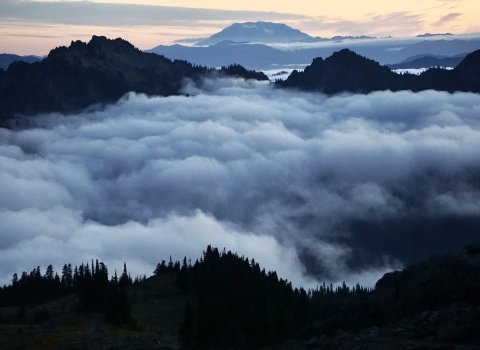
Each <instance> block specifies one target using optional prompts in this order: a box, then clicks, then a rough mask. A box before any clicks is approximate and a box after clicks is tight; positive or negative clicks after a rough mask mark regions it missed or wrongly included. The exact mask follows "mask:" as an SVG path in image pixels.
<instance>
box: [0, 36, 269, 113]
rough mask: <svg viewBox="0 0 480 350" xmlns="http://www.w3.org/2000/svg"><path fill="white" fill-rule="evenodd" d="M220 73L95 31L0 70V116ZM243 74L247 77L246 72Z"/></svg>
mask: <svg viewBox="0 0 480 350" xmlns="http://www.w3.org/2000/svg"><path fill="white" fill-rule="evenodd" d="M243 73H245V74H248V78H252V79H258V80H268V78H267V77H266V76H265V75H264V74H263V73H255V72H248V71H246V70H241V69H238V68H237V69H235V70H234V71H231V70H228V69H224V70H223V71H222V73H221V74H222V75H226V76H238V77H243V76H242V74H243ZM213 74H220V73H219V72H218V71H216V70H213V69H207V68H205V67H199V66H194V65H192V64H190V63H188V62H186V61H179V60H175V61H171V60H170V59H167V58H165V57H163V56H159V55H156V54H150V53H144V52H141V51H140V50H138V49H137V48H135V47H134V46H133V45H132V44H130V43H129V42H127V41H125V40H122V39H115V40H109V39H107V38H105V37H98V36H94V37H93V38H92V40H91V41H90V42H89V43H88V44H87V43H83V42H81V41H75V42H72V44H71V45H70V47H68V48H67V47H64V46H63V47H58V48H56V49H54V50H52V51H51V52H50V54H49V55H48V57H47V58H46V59H44V60H43V61H41V62H38V63H33V64H28V63H25V62H15V63H13V64H11V65H10V67H9V68H8V70H7V71H3V70H0V111H1V112H0V121H1V122H4V121H5V119H6V118H9V117H13V116H15V115H34V114H38V113H46V112H62V113H70V112H75V111H78V110H81V109H83V108H86V107H88V106H90V105H92V104H98V103H100V104H105V103H112V102H115V101H117V100H118V99H119V98H120V97H122V96H123V95H124V94H125V93H127V92H130V91H134V92H137V93H145V94H147V95H160V96H169V95H177V94H179V89H180V88H181V83H182V80H183V79H185V78H190V79H192V80H194V81H197V80H199V79H201V78H202V77H204V76H205V75H213ZM245 78H247V77H245Z"/></svg>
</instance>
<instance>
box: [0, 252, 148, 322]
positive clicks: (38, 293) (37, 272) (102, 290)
mask: <svg viewBox="0 0 480 350" xmlns="http://www.w3.org/2000/svg"><path fill="white" fill-rule="evenodd" d="M139 280H140V278H139V277H137V278H136V281H137V282H138V281H139ZM131 284H133V280H132V278H131V276H130V274H129V273H128V271H127V266H126V264H124V270H123V273H122V274H121V275H120V277H118V276H117V272H116V271H115V273H114V274H113V275H112V276H111V277H110V279H109V275H108V269H107V266H106V265H105V264H104V263H103V262H99V261H98V259H97V260H96V262H95V264H94V262H93V260H92V262H91V265H89V264H88V263H87V264H86V265H84V264H83V263H82V264H81V265H80V266H78V267H77V266H75V268H72V265H71V264H68V265H67V264H65V265H64V266H63V268H62V273H61V277H60V276H59V275H58V273H56V272H54V271H53V267H52V265H49V266H48V267H47V269H46V272H45V274H43V275H42V273H41V269H40V266H38V267H37V268H35V269H33V270H32V271H31V272H30V273H27V272H26V271H24V272H23V273H22V274H21V276H20V277H19V276H18V274H17V273H15V274H14V275H13V277H12V284H11V285H9V286H6V285H5V286H4V287H3V288H0V307H18V308H19V315H18V319H19V321H20V322H24V321H26V309H27V308H34V307H36V306H37V305H41V304H45V303H48V302H51V301H54V300H57V299H60V298H62V297H65V296H68V295H71V294H77V296H78V299H77V301H76V303H75V311H76V312H77V313H85V312H90V311H91V312H101V313H105V315H106V318H107V320H108V321H110V322H112V323H116V324H121V323H129V322H131V320H132V317H131V312H130V305H129V301H128V297H127V294H126V290H125V288H126V287H127V286H129V285H131ZM41 319H42V320H45V319H48V316H44V317H41Z"/></svg>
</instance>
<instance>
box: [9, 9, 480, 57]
mask: <svg viewBox="0 0 480 350" xmlns="http://www.w3.org/2000/svg"><path fill="white" fill-rule="evenodd" d="M202 7H203V8H200V7H199V6H198V3H196V2H192V1H188V0H187V1H175V2H173V1H170V0H165V1H153V0H144V1H135V0H114V1H107V0H104V1H102V2H101V1H37V0H4V1H2V3H1V4H0V33H1V34H0V35H1V36H2V41H1V42H0V52H5V53H13V54H20V55H28V54H35V55H46V54H47V53H48V52H49V51H50V50H51V49H53V48H55V47H57V46H68V44H69V43H70V42H71V41H72V40H83V41H87V40H88V39H89V38H90V37H91V36H92V35H104V36H107V37H109V38H117V37H122V38H123V39H125V40H128V41H130V42H132V43H133V44H134V45H135V46H137V47H139V48H140V49H143V50H146V49H151V48H153V47H155V46H157V45H160V44H165V45H169V44H172V43H174V42H175V40H178V39H184V38H195V37H198V38H203V37H208V36H210V35H212V34H214V33H216V32H219V31H220V30H222V29H223V28H225V27H227V26H229V25H231V24H232V23H235V22H246V21H269V22H280V23H285V24H287V25H289V26H291V27H293V28H296V29H299V30H301V31H303V32H305V33H307V34H309V35H312V36H321V37H332V36H335V35H369V36H376V37H386V36H394V37H411V36H415V35H418V34H424V33H427V32H430V33H446V32H450V33H453V34H467V33H479V32H480V25H479V24H478V21H477V17H478V14H479V13H478V9H477V8H476V6H475V3H474V1H471V0H459V1H454V2H452V1H437V0H424V1H422V2H416V1H404V2H401V3H398V2H381V3H378V2H376V1H375V2H374V1H370V2H362V3H358V2H354V1H353V0H344V1H343V2H342V1H340V2H334V3H331V2H330V3H328V4H323V3H315V4H312V3H308V2H306V1H303V0H302V1H300V2H296V3H295V4H290V3H288V2H273V1H266V2H260V3H259V2H253V1H243V2H242V3H220V2H217V1H213V0H212V1H207V2H202Z"/></svg>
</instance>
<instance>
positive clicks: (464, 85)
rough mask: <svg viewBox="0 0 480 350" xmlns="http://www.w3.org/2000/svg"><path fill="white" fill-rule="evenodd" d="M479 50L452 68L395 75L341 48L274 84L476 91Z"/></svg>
mask: <svg viewBox="0 0 480 350" xmlns="http://www.w3.org/2000/svg"><path fill="white" fill-rule="evenodd" d="M479 77H480V50H477V51H475V52H472V53H471V54H469V55H467V56H466V57H465V58H464V59H463V61H462V62H461V63H460V64H459V65H458V66H457V67H456V68H455V69H453V70H446V69H441V68H431V69H429V70H427V71H425V72H424V73H422V74H420V75H419V76H417V75H413V74H402V75H401V74H396V73H394V72H392V71H391V70H390V69H389V68H388V67H386V66H381V65H380V64H379V63H377V62H375V61H373V60H370V59H368V58H365V57H362V56H360V55H358V54H356V53H355V52H353V51H350V50H348V49H343V50H341V51H339V52H336V53H334V54H333V55H332V56H330V57H328V58H326V59H325V60H324V59H322V58H321V57H319V58H316V59H314V60H313V62H312V64H311V65H309V66H307V67H306V68H305V70H304V71H303V72H298V71H293V72H292V74H290V76H289V77H288V78H287V79H286V80H285V81H277V82H276V85H277V86H278V87H288V88H297V89H301V90H306V91H319V92H323V93H325V94H329V95H331V94H336V93H341V92H350V93H370V92H373V91H380V90H391V91H399V90H411V91H422V90H430V89H432V90H437V91H448V92H455V91H464V92H476V93H478V92H480V78H479Z"/></svg>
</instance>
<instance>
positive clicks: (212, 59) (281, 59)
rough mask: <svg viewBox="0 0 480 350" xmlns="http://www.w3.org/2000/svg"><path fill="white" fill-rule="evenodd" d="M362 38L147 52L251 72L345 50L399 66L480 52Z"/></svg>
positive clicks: (464, 45)
mask: <svg viewBox="0 0 480 350" xmlns="http://www.w3.org/2000/svg"><path fill="white" fill-rule="evenodd" d="M358 38H359V40H348V41H345V42H342V43H341V44H339V43H335V42H334V41H327V42H325V43H324V44H322V45H321V46H320V45H319V46H318V47H315V45H314V44H313V45H311V46H310V45H305V46H304V48H296V49H295V50H279V49H276V48H274V47H271V46H268V45H265V44H249V43H244V42H243V43H239V42H234V41H231V40H230V41H228V40H225V41H222V42H220V43H218V44H215V45H211V46H207V47H195V46H194V47H192V46H182V45H172V46H162V45H160V46H157V47H155V48H153V49H151V50H147V51H145V52H154V53H157V54H159V55H163V56H165V57H168V58H170V59H181V60H187V61H188V62H191V63H194V64H198V65H202V66H207V67H220V66H224V65H229V64H233V63H238V64H241V65H242V66H244V67H246V68H248V69H256V70H271V69H284V68H291V67H292V66H293V68H295V67H298V68H300V67H301V68H303V67H305V66H306V65H307V64H308V63H309V62H312V60H313V59H314V58H315V57H328V56H330V55H332V54H333V53H334V52H336V51H339V50H341V49H343V48H348V49H351V50H354V51H355V52H357V53H358V54H360V55H362V56H366V57H369V58H371V59H374V60H375V61H377V62H379V63H381V64H396V63H399V62H401V61H403V60H405V59H409V58H411V57H413V56H416V55H433V56H443V57H452V56H454V55H459V54H464V53H465V52H473V51H475V50H478V49H480V40H477V39H475V40H460V39H454V40H422V41H419V42H418V41H413V43H411V42H410V41H407V42H405V41H402V42H399V43H398V44H396V41H395V40H393V39H392V40H385V41H382V42H380V41H379V42H376V43H375V44H374V45H373V44H371V43H370V41H369V40H360V38H361V37H358ZM313 39H315V38H313ZM313 39H312V40H313ZM337 39H338V38H337ZM315 40H316V39H315ZM337 41H342V40H340V39H339V40H337Z"/></svg>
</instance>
